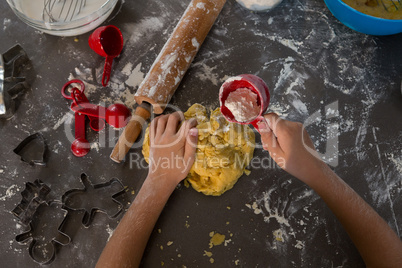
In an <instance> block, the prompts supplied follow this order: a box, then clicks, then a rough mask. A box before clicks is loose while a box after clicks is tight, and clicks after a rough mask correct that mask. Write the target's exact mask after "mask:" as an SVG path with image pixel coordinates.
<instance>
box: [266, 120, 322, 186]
mask: <svg viewBox="0 0 402 268" xmlns="http://www.w3.org/2000/svg"><path fill="white" fill-rule="evenodd" d="M264 118H265V120H266V122H264V121H261V122H259V124H258V127H259V132H260V133H261V141H262V144H263V148H264V149H265V150H267V151H268V152H269V154H270V156H271V157H272V159H273V160H274V161H275V162H276V163H277V164H278V165H279V166H280V167H281V168H282V169H284V170H285V171H287V172H288V173H290V174H291V175H293V176H295V177H296V178H298V179H300V180H302V181H304V182H305V183H307V184H308V181H309V179H311V178H312V177H314V176H313V175H316V174H317V173H316V172H317V171H321V170H322V169H323V168H328V167H327V165H326V164H325V163H324V162H323V161H322V160H321V159H320V157H319V155H318V153H317V151H316V150H315V148H314V145H313V142H312V141H311V139H310V136H309V135H308V133H307V131H306V130H305V129H304V127H303V124H301V123H298V122H291V121H287V120H284V119H281V118H280V117H279V116H278V115H277V114H275V113H269V114H266V115H264Z"/></svg>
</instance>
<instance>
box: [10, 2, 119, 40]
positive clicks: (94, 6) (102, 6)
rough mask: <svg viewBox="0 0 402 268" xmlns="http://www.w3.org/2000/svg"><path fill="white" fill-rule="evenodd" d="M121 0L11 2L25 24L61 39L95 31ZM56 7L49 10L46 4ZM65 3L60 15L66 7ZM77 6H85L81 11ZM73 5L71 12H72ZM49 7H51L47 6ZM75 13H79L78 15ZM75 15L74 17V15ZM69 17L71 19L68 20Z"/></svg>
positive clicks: (12, 7)
mask: <svg viewBox="0 0 402 268" xmlns="http://www.w3.org/2000/svg"><path fill="white" fill-rule="evenodd" d="M117 1H118V0H7V3H8V4H9V6H10V7H11V9H12V10H13V11H14V13H15V14H16V15H17V17H19V18H20V19H21V20H22V21H23V22H25V23H26V24H28V25H29V26H31V27H33V28H35V29H38V30H40V31H42V32H45V33H48V34H51V35H57V36H76V35H80V34H83V33H87V32H89V31H92V30H93V29H95V28H96V27H98V26H99V25H100V24H102V23H103V22H104V21H105V20H106V19H107V17H108V16H109V15H110V13H112V11H113V9H114V7H115V6H116V3H117ZM46 2H51V3H52V4H53V3H54V6H53V9H52V11H51V12H50V14H51V15H50V16H49V15H48V14H49V12H46V10H47V11H49V9H45V3H46ZM64 2H65V6H64V8H63V12H62V13H61V16H59V15H60V11H61V8H62V6H63V5H62V4H63V3H64ZM75 3H85V6H83V7H82V8H81V9H80V11H79V12H78V10H79V9H78V8H75ZM70 4H71V9H69V7H70ZM46 7H48V5H47V6H46ZM74 10H75V11H74ZM72 14H73V15H72ZM67 15H68V18H66V17H67Z"/></svg>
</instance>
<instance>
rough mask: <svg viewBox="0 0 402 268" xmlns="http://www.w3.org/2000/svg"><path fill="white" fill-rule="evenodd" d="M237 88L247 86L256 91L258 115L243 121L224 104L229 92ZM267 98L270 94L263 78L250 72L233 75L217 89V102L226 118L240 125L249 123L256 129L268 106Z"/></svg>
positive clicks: (268, 98)
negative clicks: (237, 118)
mask: <svg viewBox="0 0 402 268" xmlns="http://www.w3.org/2000/svg"><path fill="white" fill-rule="evenodd" d="M239 88H248V89H250V92H254V93H256V94H257V105H259V107H260V112H259V114H258V116H256V117H254V118H250V119H249V120H247V121H244V122H239V121H237V120H236V119H235V117H234V115H233V114H232V112H231V111H230V110H229V109H228V108H227V107H226V106H225V102H226V99H227V98H228V96H229V94H230V93H231V92H233V91H235V90H237V89H239ZM250 94H251V93H250ZM269 100H270V95H269V90H268V86H267V85H266V84H265V82H264V80H262V79H261V78H260V77H258V76H255V75H252V74H241V75H238V76H235V77H231V78H229V79H227V80H226V81H225V82H224V83H223V84H222V86H221V88H220V90H219V103H220V107H221V113H222V115H223V116H224V117H225V118H226V120H228V121H229V122H233V123H239V124H242V125H248V124H251V125H253V126H254V128H255V129H257V130H258V131H259V129H258V123H259V122H260V121H262V120H265V119H264V113H265V111H266V110H267V108H268V105H269Z"/></svg>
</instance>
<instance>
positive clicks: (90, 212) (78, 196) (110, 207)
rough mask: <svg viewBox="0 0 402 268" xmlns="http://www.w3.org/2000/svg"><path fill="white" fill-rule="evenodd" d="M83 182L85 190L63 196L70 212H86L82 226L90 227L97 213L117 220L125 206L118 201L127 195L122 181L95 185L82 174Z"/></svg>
mask: <svg viewBox="0 0 402 268" xmlns="http://www.w3.org/2000/svg"><path fill="white" fill-rule="evenodd" d="M81 182H82V184H83V185H84V188H81V189H72V190H69V191H67V192H66V193H65V194H64V195H63V196H62V203H63V205H64V207H65V208H67V209H69V210H75V211H83V212H84V216H83V218H82V224H83V225H84V226H85V227H89V225H90V224H91V222H92V220H93V218H94V216H95V213H96V212H103V213H106V215H107V216H108V217H109V218H116V217H117V216H118V215H119V214H120V213H121V212H122V211H123V204H122V203H121V202H119V201H118V200H117V199H116V198H117V197H118V196H120V195H122V194H123V193H125V188H124V186H123V184H122V183H121V182H120V180H118V179H116V178H112V179H111V180H110V181H108V182H105V183H100V184H95V185H94V184H92V183H91V181H90V180H89V178H88V176H87V175H86V174H85V173H82V174H81ZM110 192H112V194H111V193H110ZM105 196H109V197H110V198H105Z"/></svg>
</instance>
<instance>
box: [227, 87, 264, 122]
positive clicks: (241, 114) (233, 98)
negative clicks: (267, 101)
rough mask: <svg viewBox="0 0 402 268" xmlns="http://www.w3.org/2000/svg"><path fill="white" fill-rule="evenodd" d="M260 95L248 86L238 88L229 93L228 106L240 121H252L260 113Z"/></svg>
mask: <svg viewBox="0 0 402 268" xmlns="http://www.w3.org/2000/svg"><path fill="white" fill-rule="evenodd" d="M257 100H258V95H257V94H256V93H254V92H253V91H251V90H250V89H248V88H238V89H236V90H235V91H232V92H230V93H229V95H228V97H227V98H226V101H225V106H226V108H228V109H229V111H230V112H231V113H232V114H233V116H234V118H235V119H236V121H238V122H251V121H253V119H255V118H257V116H258V115H259V114H260V110H261V107H260V106H259V105H258V102H257Z"/></svg>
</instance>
